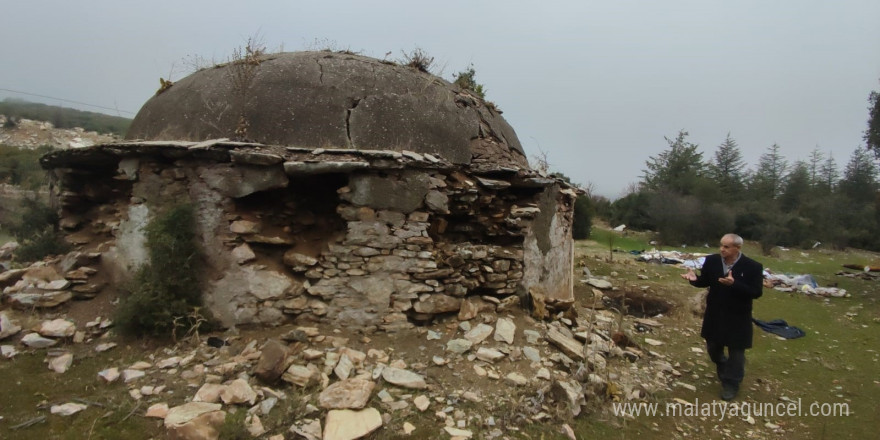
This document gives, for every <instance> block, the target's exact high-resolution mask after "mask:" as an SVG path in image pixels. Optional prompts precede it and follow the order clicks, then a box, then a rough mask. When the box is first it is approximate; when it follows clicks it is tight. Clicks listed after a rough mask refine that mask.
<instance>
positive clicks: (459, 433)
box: [443, 426, 474, 439]
mask: <svg viewBox="0 0 880 440" xmlns="http://www.w3.org/2000/svg"><path fill="white" fill-rule="evenodd" d="M443 430H444V431H446V433H447V434H449V435H451V436H452V437H453V438H463V439H464V438H471V437H473V436H474V433H473V432H471V431H468V430H466V429H459V428H453V427H451V426H447V427H445V428H443Z"/></svg>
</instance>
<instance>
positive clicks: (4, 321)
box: [0, 312, 21, 340]
mask: <svg viewBox="0 0 880 440" xmlns="http://www.w3.org/2000/svg"><path fill="white" fill-rule="evenodd" d="M20 331H21V326H19V325H16V324H15V323H14V322H12V319H10V318H9V316H8V315H7V314H6V312H0V340H2V339H6V338H8V337H10V336H12V335H15V334H17V333H18V332H20Z"/></svg>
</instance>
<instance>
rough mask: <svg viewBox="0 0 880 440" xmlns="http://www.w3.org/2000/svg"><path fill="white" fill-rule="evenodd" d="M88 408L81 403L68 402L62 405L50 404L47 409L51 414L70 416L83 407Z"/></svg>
mask: <svg viewBox="0 0 880 440" xmlns="http://www.w3.org/2000/svg"><path fill="white" fill-rule="evenodd" d="M86 408H88V406H87V405H83V404H81V403H74V402H68V403H65V404H63V405H52V408H50V409H49V412H51V413H52V414H58V415H61V416H72V415H74V414H76V413H78V412H80V411H82V410H84V409H86Z"/></svg>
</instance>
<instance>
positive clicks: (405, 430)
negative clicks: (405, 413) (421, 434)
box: [403, 422, 416, 435]
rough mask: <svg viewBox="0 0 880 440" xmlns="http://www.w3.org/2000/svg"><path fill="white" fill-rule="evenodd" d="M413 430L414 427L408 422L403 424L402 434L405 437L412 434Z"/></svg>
mask: <svg viewBox="0 0 880 440" xmlns="http://www.w3.org/2000/svg"><path fill="white" fill-rule="evenodd" d="M415 430H416V427H415V426H413V424H412V423H410V422H403V433H404V434H406V435H410V434H412V433H413V431H415Z"/></svg>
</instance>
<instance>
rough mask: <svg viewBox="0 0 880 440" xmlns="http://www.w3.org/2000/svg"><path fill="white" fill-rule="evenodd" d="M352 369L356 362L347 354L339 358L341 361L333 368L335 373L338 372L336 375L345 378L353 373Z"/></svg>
mask: <svg viewBox="0 0 880 440" xmlns="http://www.w3.org/2000/svg"><path fill="white" fill-rule="evenodd" d="M352 369H354V363H352V361H351V359H350V358H349V357H348V355H347V354H343V355H342V356H341V357H340V358H339V362H337V363H336V367H334V368H333V373H335V374H336V377H338V378H340V379H342V380H345V379H348V376H349V375H351V370H352Z"/></svg>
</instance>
